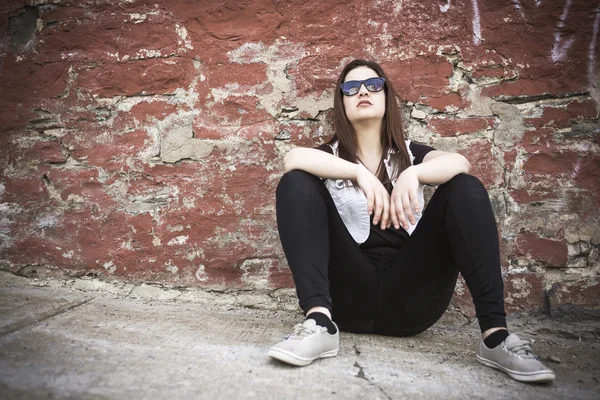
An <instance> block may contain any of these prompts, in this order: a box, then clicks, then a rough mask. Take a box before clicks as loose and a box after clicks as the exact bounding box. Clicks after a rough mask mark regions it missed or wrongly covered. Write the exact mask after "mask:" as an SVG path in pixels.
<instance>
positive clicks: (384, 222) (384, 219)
mask: <svg viewBox="0 0 600 400" xmlns="http://www.w3.org/2000/svg"><path fill="white" fill-rule="evenodd" d="M389 217H390V196H389V195H388V194H387V193H385V194H384V195H383V214H382V215H381V229H385V228H387V227H388V226H389V225H388V219H389Z"/></svg>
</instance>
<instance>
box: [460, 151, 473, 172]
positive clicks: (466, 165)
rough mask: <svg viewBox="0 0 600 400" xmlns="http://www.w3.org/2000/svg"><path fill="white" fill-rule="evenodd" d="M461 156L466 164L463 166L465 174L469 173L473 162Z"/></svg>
mask: <svg viewBox="0 0 600 400" xmlns="http://www.w3.org/2000/svg"><path fill="white" fill-rule="evenodd" d="M461 158H462V162H463V165H464V167H463V168H464V172H465V174H468V173H469V171H470V170H471V163H470V162H469V160H467V158H466V157H465V156H463V155H461Z"/></svg>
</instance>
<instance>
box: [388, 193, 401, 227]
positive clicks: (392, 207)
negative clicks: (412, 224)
mask: <svg viewBox="0 0 600 400" xmlns="http://www.w3.org/2000/svg"><path fill="white" fill-rule="evenodd" d="M394 203H395V201H394V198H392V199H390V218H391V219H392V224H394V228H396V229H400V223H399V222H398V216H397V215H396V205H395V204H394Z"/></svg>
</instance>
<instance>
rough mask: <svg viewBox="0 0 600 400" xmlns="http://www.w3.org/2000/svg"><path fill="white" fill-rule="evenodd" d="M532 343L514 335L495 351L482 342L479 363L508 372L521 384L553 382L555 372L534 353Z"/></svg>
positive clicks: (478, 356)
mask: <svg viewBox="0 0 600 400" xmlns="http://www.w3.org/2000/svg"><path fill="white" fill-rule="evenodd" d="M531 343H533V341H530V340H521V339H520V338H519V337H518V336H517V335H515V334H514V333H513V334H512V335H509V336H508V337H507V338H506V339H504V342H502V343H501V344H499V345H498V346H496V347H494V348H493V349H490V348H488V347H487V346H486V345H485V343H484V342H483V340H482V341H481V343H480V344H479V349H478V350H477V361H479V362H480V363H481V364H483V365H487V366H488V367H492V368H496V369H499V370H500V371H503V372H506V373H507V374H508V375H509V376H510V377H511V378H513V379H516V380H518V381H521V382H539V383H541V382H552V381H553V380H554V372H552V370H550V369H549V368H548V367H546V366H545V365H544V364H542V363H541V362H540V361H539V360H538V358H537V357H536V356H535V355H534V354H533V353H532V350H531Z"/></svg>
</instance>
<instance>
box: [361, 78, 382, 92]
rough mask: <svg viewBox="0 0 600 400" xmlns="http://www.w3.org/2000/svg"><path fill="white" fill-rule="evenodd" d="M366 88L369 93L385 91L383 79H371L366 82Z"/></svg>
mask: <svg viewBox="0 0 600 400" xmlns="http://www.w3.org/2000/svg"><path fill="white" fill-rule="evenodd" d="M365 87H366V88H367V90H368V91H369V92H379V91H381V90H382V89H383V79H382V78H371V79H367V80H366V81H365Z"/></svg>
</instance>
